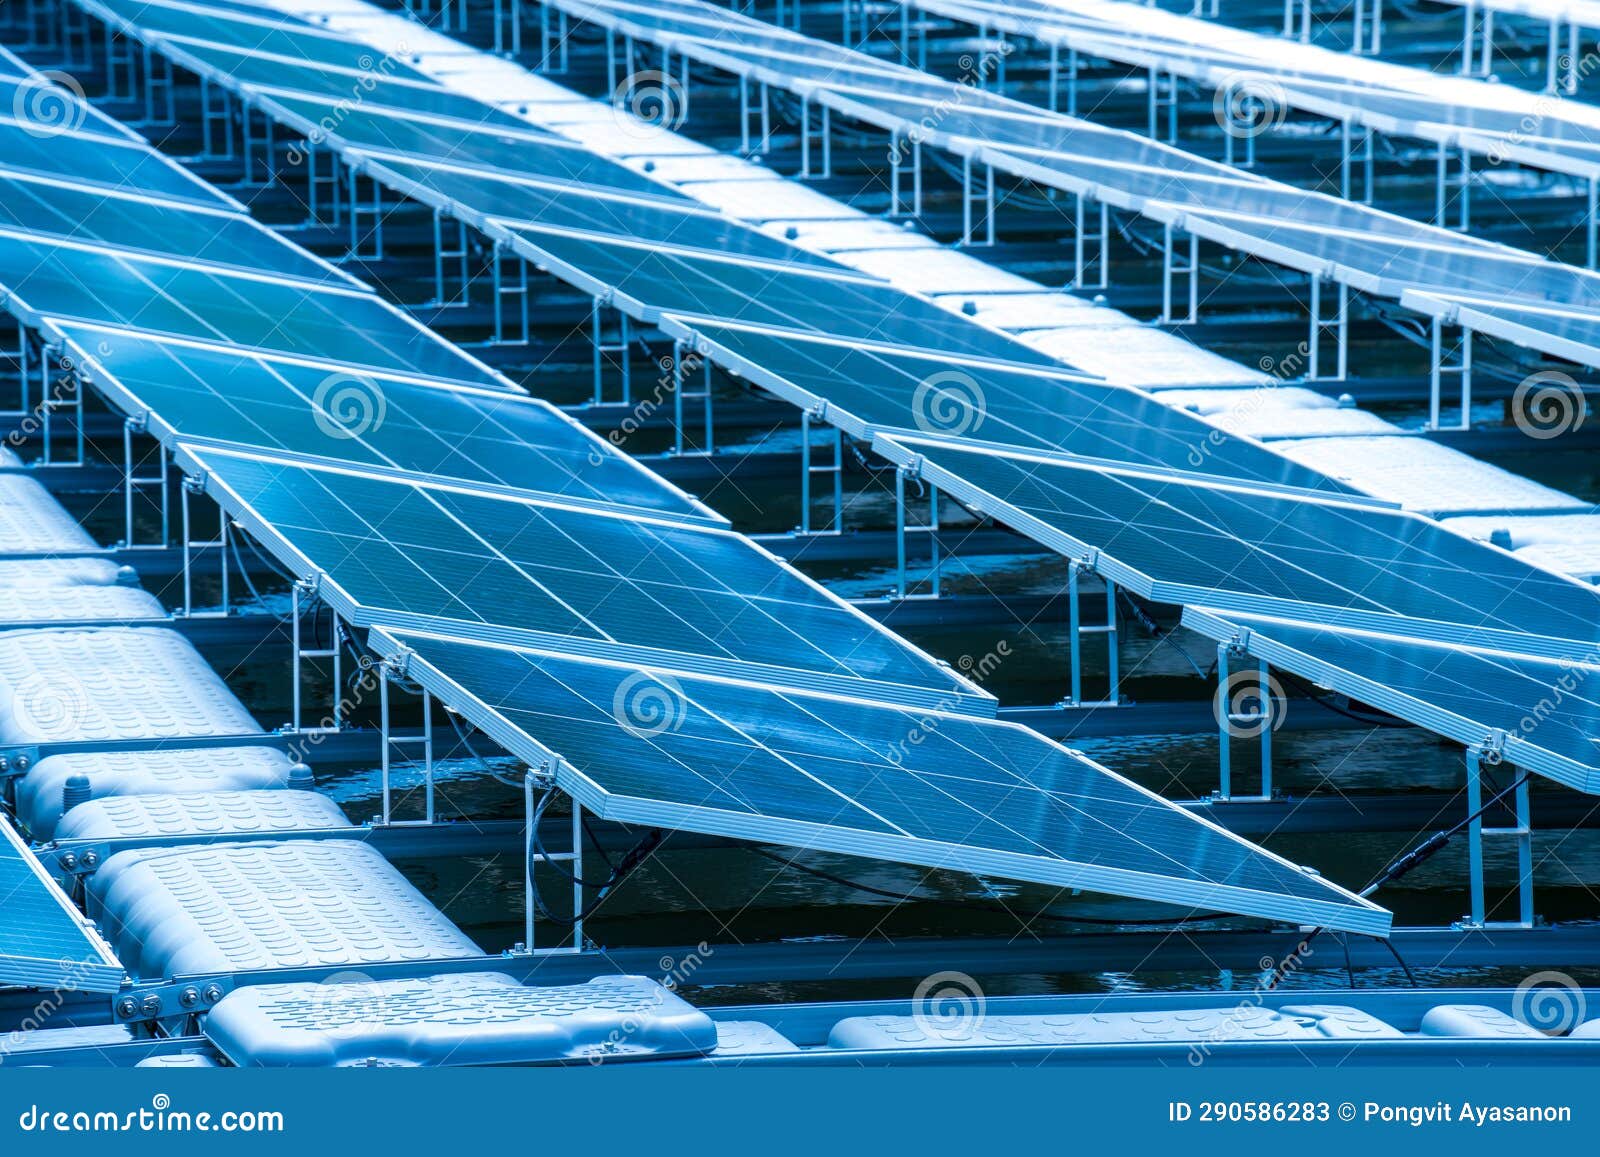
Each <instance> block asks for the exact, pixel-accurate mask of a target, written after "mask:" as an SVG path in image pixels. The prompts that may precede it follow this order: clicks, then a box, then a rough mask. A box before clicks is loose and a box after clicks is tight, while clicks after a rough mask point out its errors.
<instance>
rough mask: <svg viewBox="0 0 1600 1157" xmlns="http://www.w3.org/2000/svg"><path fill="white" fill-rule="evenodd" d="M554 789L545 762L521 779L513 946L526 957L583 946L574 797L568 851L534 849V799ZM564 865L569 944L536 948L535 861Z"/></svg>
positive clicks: (579, 811) (579, 829)
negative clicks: (519, 916)
mask: <svg viewBox="0 0 1600 1157" xmlns="http://www.w3.org/2000/svg"><path fill="white" fill-rule="evenodd" d="M554 790H556V788H555V775H554V771H553V769H552V768H551V767H550V766H549V765H545V766H543V767H540V768H539V769H537V770H535V769H533V768H530V769H529V770H528V773H527V775H526V776H525V777H524V778H523V781H522V807H523V824H524V829H525V830H524V844H523V863H522V870H523V893H522V900H523V909H524V912H523V942H522V943H521V944H520V945H518V946H517V950H519V951H520V953H521V954H524V955H528V956H549V955H555V954H571V953H577V952H582V951H583V947H584V936H583V805H582V804H580V803H579V802H578V801H577V800H575V799H574V800H572V801H571V804H572V835H571V839H572V850H571V851H570V852H538V851H535V835H536V831H535V827H534V817H535V814H536V812H537V810H538V808H537V802H538V799H539V798H540V797H541V796H542V795H543V793H545V792H550V791H554ZM553 863H561V864H566V865H567V867H566V869H565V871H566V873H567V874H568V875H570V877H571V884H572V913H573V923H572V928H571V935H572V944H571V946H570V947H566V948H560V947H556V948H539V947H538V944H537V941H536V940H535V928H534V922H535V919H536V918H537V915H538V909H539V905H538V903H537V895H538V893H537V892H536V890H535V889H536V886H537V885H536V882H535V880H534V871H535V869H536V868H537V867H538V865H539V864H553Z"/></svg>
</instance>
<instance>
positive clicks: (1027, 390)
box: [684, 319, 1343, 492]
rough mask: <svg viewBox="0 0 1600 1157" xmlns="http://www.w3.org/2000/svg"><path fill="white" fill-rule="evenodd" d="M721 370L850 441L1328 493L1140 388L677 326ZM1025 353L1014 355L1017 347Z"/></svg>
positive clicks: (1032, 369) (1300, 471)
mask: <svg viewBox="0 0 1600 1157" xmlns="http://www.w3.org/2000/svg"><path fill="white" fill-rule="evenodd" d="M684 324H685V326H686V328H688V329H690V330H692V332H693V334H694V335H695V338H696V341H697V348H699V347H700V346H705V347H709V348H710V349H711V350H713V351H715V352H714V360H715V361H717V362H718V363H719V364H721V365H731V366H739V367H740V371H741V372H742V373H743V374H744V375H745V376H746V377H747V378H749V379H750V380H751V381H753V382H756V383H757V384H758V385H760V386H762V387H763V388H764V389H767V390H768V391H770V392H772V393H774V394H776V395H778V396H779V397H781V398H782V399H783V400H784V401H786V402H790V403H792V404H793V405H796V406H800V407H801V408H803V409H808V410H815V409H816V408H817V407H819V406H821V405H823V404H826V406H827V411H826V412H827V417H828V421H830V422H832V423H833V424H835V425H837V426H840V427H841V428H843V429H844V430H845V431H846V432H847V433H848V434H850V436H851V437H855V438H868V437H870V436H871V434H872V433H873V432H874V431H876V430H889V429H900V430H910V429H919V430H922V431H924V432H926V433H929V434H936V435H937V434H944V435H951V436H956V437H962V436H965V437H971V438H975V439H979V440H981V441H984V442H993V443H1001V444H1006V445H1012V446H1017V447H1020V448H1025V449H1038V450H1061V451H1066V452H1069V453H1073V454H1084V455H1089V456H1092V457H1096V458H1108V459H1115V460H1119V461H1126V462H1139V463H1148V464H1151V465H1163V466H1165V465H1172V464H1185V463H1201V462H1203V463H1205V465H1206V466H1207V468H1208V469H1209V470H1211V471H1212V472H1214V473H1219V474H1236V475H1238V476H1239V477H1244V478H1255V479H1260V480H1266V481H1271V482H1275V483H1282V484H1286V485H1294V486H1306V487H1318V488H1322V489H1326V490H1331V491H1334V492H1339V491H1341V490H1342V489H1343V488H1342V487H1341V486H1340V485H1339V484H1338V483H1337V482H1334V481H1333V480H1331V479H1329V478H1328V477H1327V476H1326V475H1324V474H1321V473H1318V472H1317V471H1314V470H1310V469H1308V468H1306V467H1303V466H1300V465H1299V464H1297V463H1294V462H1291V461H1289V460H1288V459H1286V458H1284V457H1283V456H1282V455H1281V454H1276V453H1273V452H1272V451H1270V450H1268V449H1266V448H1264V447H1262V446H1260V445H1259V444H1257V443H1255V442H1253V441H1251V440H1250V439H1248V438H1241V437H1237V436H1232V435H1230V436H1228V437H1227V438H1223V437H1221V435H1220V434H1219V432H1218V429H1217V427H1216V426H1214V425H1212V424H1211V423H1209V422H1206V421H1204V420H1203V419H1201V418H1199V417H1197V416H1196V415H1194V414H1191V413H1189V412H1188V411H1186V410H1181V409H1178V408H1176V407H1172V406H1168V405H1164V404H1163V403H1161V402H1157V401H1156V400H1154V399H1153V398H1151V397H1150V396H1149V395H1147V394H1144V393H1140V392H1139V391H1137V390H1130V389H1126V388H1123V387H1120V386H1115V385H1110V384H1107V383H1103V382H1097V381H1091V380H1087V379H1085V378H1083V377H1082V376H1074V375H1072V374H1069V373H1066V372H1064V371H1063V370H1062V369H1061V367H1060V365H1059V363H1056V362H1054V361H1051V362H1050V363H1049V364H1048V365H1046V364H1039V365H1025V364H1018V363H1016V362H998V361H995V362H981V361H970V362H962V361H958V360H955V359H953V358H952V357H951V355H949V354H947V353H944V352H942V351H938V352H936V351H933V350H928V349H920V348H912V347H907V346H898V345H894V346H891V345H871V344H866V343H863V342H861V341H847V340H840V339H836V338H834V337H832V336H828V335H816V334H804V333H796V332H794V331H780V330H771V329H758V328H754V327H743V326H729V325H721V324H718V323H716V322H712V321H704V320H699V319H696V320H694V321H692V322H687V323H684ZM1018 348H1022V347H1018Z"/></svg>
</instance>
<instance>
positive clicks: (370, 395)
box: [58, 323, 723, 522]
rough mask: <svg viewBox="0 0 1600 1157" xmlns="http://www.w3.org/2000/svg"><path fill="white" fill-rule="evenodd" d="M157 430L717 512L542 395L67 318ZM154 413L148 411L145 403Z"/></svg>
mask: <svg viewBox="0 0 1600 1157" xmlns="http://www.w3.org/2000/svg"><path fill="white" fill-rule="evenodd" d="M58 328H59V329H60V330H61V331H62V333H63V334H64V335H65V336H66V338H67V341H68V344H69V345H70V346H71V347H72V348H73V350H74V351H75V353H76V354H77V360H78V363H79V365H80V366H82V367H84V371H85V372H86V373H87V374H88V375H89V377H90V379H91V381H93V383H94V384H95V385H97V386H98V387H99V388H100V389H101V390H102V391H103V392H106V393H108V394H110V395H111V396H112V397H113V398H114V399H115V400H116V402H117V404H118V405H119V407H120V408H122V409H123V410H124V411H126V412H127V413H130V414H144V415H146V416H147V424H148V425H149V426H150V427H151V430H152V432H153V433H156V434H157V435H158V436H160V437H162V438H164V439H165V438H169V437H173V436H176V435H178V434H179V433H181V434H183V435H185V436H187V437H190V438H205V439H212V440H215V441H218V442H229V443H233V444H236V445H241V446H257V447H261V448H263V449H266V450H287V451H290V452H293V453H296V454H307V455H312V456H314V457H320V458H333V459H339V460H341V461H347V462H351V463H353V464H358V465H365V466H377V467H389V468H392V469H396V470H406V471H412V472H415V473H417V474H425V475H433V476H437V477H440V478H455V479H461V480H463V481H467V482H475V483H485V484H489V485H494V486H508V487H513V488H515V489H519V490H536V491H540V492H543V493H546V494H552V495H555V496H558V497H567V498H578V499H584V500H587V501H590V502H609V503H616V504H618V505H621V506H634V507H640V508H645V509H651V510H659V511H664V512H669V513H673V514H678V515H683V516H686V517H705V518H708V519H710V520H712V521H717V522H721V521H723V520H722V519H721V518H719V517H718V516H717V515H715V514H713V513H712V512H710V511H709V510H707V509H706V508H705V507H703V506H702V505H701V504H700V503H698V502H696V501H694V500H693V499H692V498H690V497H689V496H688V495H686V494H684V493H683V492H682V491H680V490H678V489H677V488H675V487H673V486H672V485H670V484H669V483H667V482H666V481H664V480H663V479H661V478H659V477H658V476H656V475H654V474H652V473H650V472H649V471H647V470H645V469H644V468H643V467H641V466H639V465H638V464H637V463H636V462H635V461H634V460H633V459H631V458H629V457H628V456H627V455H626V454H624V453H623V452H622V451H620V450H618V449H616V448H615V447H613V446H611V445H609V444H607V443H606V442H605V441H603V440H602V439H600V438H597V437H595V436H593V435H591V434H589V433H588V432H587V431H586V430H584V429H583V428H582V427H581V426H579V425H578V424H577V423H576V422H574V421H572V420H571V419H569V418H567V417H566V416H565V415H563V414H561V413H560V412H559V411H558V410H556V409H555V408H554V407H552V406H550V405H549V404H548V403H546V402H542V401H539V400H537V399H534V398H529V397H527V396H526V395H522V394H514V393H512V392H511V391H509V390H481V389H472V388H469V387H455V386H449V385H445V384H443V383H437V382H411V381H405V380H402V379H399V378H394V377H386V376H383V375H379V374H363V373H358V372H354V371H352V370H350V369H341V368H329V367H327V366H312V365H307V364H304V363H299V362H293V361H287V360H284V359H282V358H273V357H269V356H266V355H262V354H255V353H252V352H250V351H247V350H240V349H233V348H218V347H207V346H198V345H195V344H193V343H187V342H184V343H180V342H176V341H173V340H171V339H160V338H155V337H149V336H144V335H137V334H129V333H123V332H120V331H117V330H108V329H100V328H94V327H89V326H78V325H71V324H66V323H61V324H60V325H59V326H58ZM152 414H153V415H154V417H153V418H150V417H149V415H152Z"/></svg>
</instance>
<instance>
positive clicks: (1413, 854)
mask: <svg viewBox="0 0 1600 1157" xmlns="http://www.w3.org/2000/svg"><path fill="white" fill-rule="evenodd" d="M1532 775H1533V773H1532V772H1529V771H1525V772H1523V773H1522V774H1521V775H1520V776H1518V777H1517V780H1516V782H1515V783H1513V784H1512V785H1511V786H1510V787H1508V788H1506V789H1505V790H1504V791H1501V792H1497V793H1495V795H1493V796H1492V797H1491V798H1490V799H1489V801H1488V802H1487V803H1485V804H1484V805H1483V806H1482V807H1480V808H1479V809H1478V810H1477V811H1475V812H1473V813H1472V814H1471V815H1469V816H1467V818H1466V819H1464V820H1461V821H1460V822H1459V823H1457V824H1455V825H1454V826H1453V827H1449V828H1446V829H1444V830H1443V831H1437V832H1434V833H1433V835H1431V836H1429V837H1428V838H1427V839H1426V840H1424V841H1423V842H1422V843H1420V844H1418V845H1417V846H1416V847H1415V848H1414V849H1412V850H1411V851H1409V852H1407V853H1406V854H1405V855H1403V856H1401V857H1400V858H1399V859H1397V860H1394V861H1392V862H1391V863H1390V864H1389V866H1388V867H1387V868H1385V869H1384V870H1383V871H1381V872H1379V873H1378V875H1377V877H1376V878H1375V879H1374V880H1373V881H1372V883H1370V884H1368V885H1367V886H1366V887H1365V888H1363V889H1362V890H1361V892H1360V893H1359V894H1360V896H1361V898H1362V899H1363V900H1365V899H1368V898H1369V897H1371V896H1372V895H1373V893H1375V892H1376V891H1377V890H1378V889H1379V888H1381V887H1383V886H1384V885H1385V884H1392V883H1394V882H1395V881H1396V880H1398V879H1400V878H1401V877H1402V876H1405V875H1407V874H1409V873H1410V872H1413V871H1415V870H1416V869H1417V868H1419V867H1421V866H1422V865H1423V864H1424V863H1426V862H1427V861H1428V860H1430V859H1432V858H1433V857H1434V855H1436V854H1437V853H1438V852H1440V851H1441V850H1443V848H1444V847H1445V845H1447V844H1448V843H1449V842H1450V841H1451V840H1452V839H1454V838H1455V837H1456V836H1458V835H1460V834H1461V833H1462V832H1463V831H1465V830H1466V829H1467V827H1469V826H1470V825H1471V824H1473V823H1474V822H1476V821H1477V820H1480V819H1482V818H1483V817H1484V815H1485V814H1487V813H1488V811H1489V809H1490V808H1492V807H1494V806H1495V805H1496V804H1498V803H1499V802H1500V801H1501V800H1503V799H1505V798H1506V796H1508V795H1510V794H1511V793H1512V792H1514V791H1516V790H1517V789H1518V788H1519V787H1521V786H1522V785H1523V784H1525V783H1527V782H1528V780H1529V778H1530V777H1531V776H1532ZM1324 931H1325V926H1323V925H1319V926H1317V927H1316V928H1313V929H1312V930H1311V931H1310V932H1308V933H1306V935H1305V937H1304V938H1303V939H1302V940H1301V941H1300V942H1299V943H1298V944H1297V945H1295V949H1294V951H1293V952H1291V953H1289V954H1288V955H1287V956H1285V957H1284V958H1283V959H1282V960H1280V961H1279V962H1278V963H1277V965H1276V966H1275V967H1274V968H1273V970H1272V978H1271V979H1270V980H1268V981H1267V983H1266V985H1265V986H1264V987H1265V989H1266V991H1268V992H1271V991H1272V990H1273V989H1275V988H1277V987H1278V985H1279V984H1280V983H1281V982H1282V980H1283V978H1284V977H1285V976H1286V975H1288V972H1289V967H1290V962H1291V961H1293V960H1295V959H1297V958H1299V957H1300V956H1302V955H1304V954H1305V953H1306V952H1307V951H1308V950H1309V949H1310V947H1311V942H1312V941H1313V940H1315V939H1316V938H1317V937H1318V936H1320V935H1321V934H1322V933H1323V932H1324ZM1379 939H1382V937H1379ZM1385 943H1387V941H1385ZM1390 947H1391V948H1393V947H1394V946H1393V945H1392V944H1391V945H1390ZM1395 959H1397V960H1400V967H1402V968H1404V969H1405V970H1406V975H1407V976H1411V969H1410V968H1409V967H1408V966H1407V965H1406V962H1405V961H1404V960H1403V959H1401V958H1400V954H1399V951H1398V950H1396V951H1395ZM1412 981H1413V983H1415V978H1414V977H1413V978H1412Z"/></svg>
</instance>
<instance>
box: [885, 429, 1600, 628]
mask: <svg viewBox="0 0 1600 1157" xmlns="http://www.w3.org/2000/svg"><path fill="white" fill-rule="evenodd" d="M876 445H877V446H878V448H879V449H880V450H882V451H883V452H884V453H885V454H886V455H887V456H889V457H890V458H891V459H894V460H896V461H901V462H905V463H908V464H909V463H911V462H912V461H913V460H916V461H918V463H919V469H920V471H921V472H922V474H923V476H924V477H927V478H929V479H930V480H932V481H935V482H937V483H938V484H939V485H941V486H943V487H945V488H946V489H948V490H949V491H950V493H952V494H954V495H955V496H956V497H958V498H960V499H961V500H962V501H963V502H967V503H969V504H971V505H974V506H977V507H979V508H981V509H982V510H983V511H984V512H985V513H988V514H991V515H994V516H995V517H997V518H999V519H1001V520H1002V521H1004V522H1006V523H1007V524H1008V525H1011V526H1012V527H1014V528H1015V529H1017V530H1019V531H1021V532H1022V533H1026V534H1029V535H1032V536H1035V537H1039V536H1041V535H1042V536H1044V538H1046V539H1048V538H1049V537H1050V536H1051V535H1052V534H1054V535H1055V536H1056V538H1057V540H1058V544H1057V545H1058V549H1062V550H1064V551H1066V552H1068V553H1071V554H1073V555H1074V556H1077V555H1078V554H1080V553H1081V548H1082V547H1087V548H1088V549H1089V550H1091V551H1096V552H1098V553H1099V555H1100V556H1101V557H1102V558H1103V559H1104V560H1106V561H1107V562H1108V563H1115V564H1118V565H1121V566H1123V567H1126V568H1129V569H1130V570H1132V571H1134V572H1137V573H1138V574H1139V575H1142V576H1144V578H1145V579H1146V580H1147V581H1148V584H1153V585H1150V586H1149V587H1148V589H1147V590H1145V591H1143V592H1141V593H1143V594H1145V596H1146V597H1150V598H1156V599H1158V600H1159V601H1162V602H1173V603H1188V604H1194V603H1196V602H1200V603H1203V604H1204V605H1208V606H1217V605H1227V604H1219V600H1220V599H1222V598H1223V596H1224V595H1233V596H1235V597H1236V598H1237V599H1238V600H1240V601H1239V602H1237V603H1236V604H1234V605H1238V606H1240V608H1241V609H1244V610H1258V611H1264V610H1267V609H1268V608H1267V607H1266V606H1265V605H1264V604H1260V603H1258V604H1256V605H1246V604H1245V602H1244V601H1243V600H1249V599H1255V600H1280V601H1284V602H1287V603H1291V604H1296V605H1299V606H1303V607H1304V608H1305V611H1304V614H1305V616H1306V617H1316V616H1317V615H1318V614H1320V615H1321V616H1323V617H1326V616H1327V614H1328V613H1329V610H1330V609H1336V610H1340V611H1352V612H1365V613H1368V614H1374V615H1394V616H1403V617H1405V618H1407V619H1409V620H1414V621H1423V620H1427V621H1431V622H1432V623H1434V624H1435V625H1437V624H1449V625H1452V626H1455V627H1458V628H1461V629H1462V633H1463V637H1466V635H1469V634H1470V633H1471V632H1473V631H1478V630H1487V631H1496V632H1504V633H1505V634H1506V635H1508V636H1519V637H1526V636H1530V635H1537V636H1542V637H1544V638H1547V639H1552V640H1570V641H1574V642H1577V643H1579V644H1581V646H1582V647H1584V648H1588V647H1590V646H1592V641H1593V640H1594V639H1595V638H1597V637H1600V592H1597V591H1595V590H1594V589H1593V588H1592V587H1589V586H1588V585H1586V584H1583V583H1578V582H1574V581H1573V580H1571V579H1567V578H1564V577H1562V576H1560V575H1556V574H1552V573H1550V572H1549V571H1545V570H1541V569H1539V568H1537V567H1532V566H1529V565H1528V564H1527V563H1525V562H1523V561H1522V560H1521V559H1518V558H1515V557H1513V556H1511V555H1510V554H1508V553H1506V552H1504V551H1499V550H1495V549H1493V548H1491V547H1488V546H1485V545H1484V544H1483V543H1480V542H1475V541H1473V540H1471V539H1469V538H1467V537H1465V536H1464V535H1458V534H1455V533H1453V532H1452V531H1448V530H1445V529H1444V528H1443V527H1441V526H1440V525H1439V524H1438V523H1436V522H1434V521H1432V520H1431V519H1427V518H1422V517H1420V516H1418V515H1414V514H1409V513H1406V512H1404V511H1399V510H1392V509H1385V508H1382V507H1374V506H1368V505H1357V504H1353V503H1347V502H1341V501H1338V500H1337V499H1336V498H1330V499H1328V500H1321V501H1318V500H1311V499H1308V498H1307V497H1306V496H1304V495H1300V494H1284V493H1274V492H1272V491H1270V490H1258V489H1253V488H1250V487H1247V486H1242V485H1241V486H1230V485H1228V484H1227V483H1226V482H1225V481H1223V480H1221V479H1215V478H1196V477H1192V476H1191V477H1185V476H1182V475H1178V476H1173V475H1170V474H1167V475H1164V474H1160V473H1155V472H1148V473H1147V472H1141V471H1136V470H1109V469H1105V468H1101V467H1096V466H1089V465H1084V464H1081V463H1074V462H1073V461H1072V460H1071V459H1070V458H1058V459H1050V458H1045V457H1042V456H1038V455H1028V454H1023V453H1017V452H1012V451H1009V450H1006V449H1004V448H989V447H978V446H971V445H967V446H963V445H959V444H955V443H951V442H938V441H934V440H931V439H919V438H916V437H910V436H894V437H883V438H880V439H879V440H878V441H877V443H876ZM1062 536H1065V539H1070V540H1071V541H1072V542H1073V543H1076V544H1081V546H1072V545H1069V544H1067V543H1066V542H1065V540H1064V539H1063V538H1062ZM1118 581H1123V582H1126V581H1127V579H1125V578H1119V579H1118ZM1315 607H1321V608H1324V609H1323V610H1322V611H1320V612H1318V611H1316V610H1315V609H1314V608H1315ZM1274 613H1275V612H1274ZM1527 645H1528V646H1532V645H1533V643H1532V642H1531V641H1530V642H1529V643H1528V644H1527Z"/></svg>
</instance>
